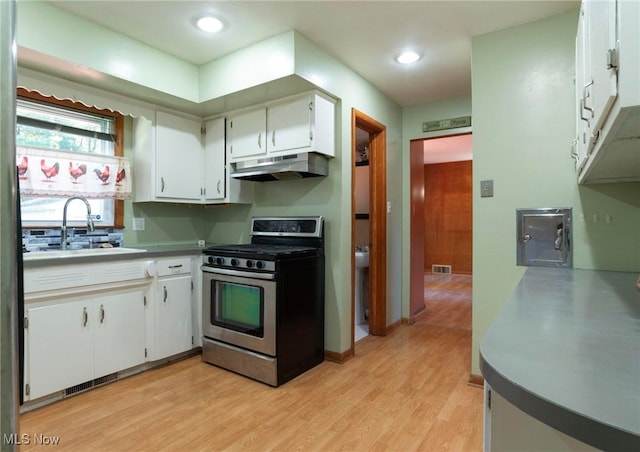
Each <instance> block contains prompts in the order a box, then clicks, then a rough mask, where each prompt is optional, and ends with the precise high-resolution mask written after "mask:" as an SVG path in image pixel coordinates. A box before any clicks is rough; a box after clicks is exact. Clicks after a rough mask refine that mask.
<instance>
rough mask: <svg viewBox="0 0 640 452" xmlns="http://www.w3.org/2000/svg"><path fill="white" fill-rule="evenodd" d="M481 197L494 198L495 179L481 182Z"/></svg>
mask: <svg viewBox="0 0 640 452" xmlns="http://www.w3.org/2000/svg"><path fill="white" fill-rule="evenodd" d="M480 197H481V198H493V179H491V180H481V181H480Z"/></svg>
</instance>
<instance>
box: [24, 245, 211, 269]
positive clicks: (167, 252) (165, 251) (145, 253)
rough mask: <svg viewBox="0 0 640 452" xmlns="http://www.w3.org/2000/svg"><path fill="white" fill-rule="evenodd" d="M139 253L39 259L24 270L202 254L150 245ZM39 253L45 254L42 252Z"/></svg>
mask: <svg viewBox="0 0 640 452" xmlns="http://www.w3.org/2000/svg"><path fill="white" fill-rule="evenodd" d="M136 248H138V249H139V250H140V252H127V253H114V254H104V255H100V256H96V255H86V256H85V255H74V256H69V257H64V258H60V257H54V256H52V257H51V258H50V259H49V258H46V257H45V258H39V259H33V260H28V259H26V260H24V268H37V267H48V266H51V265H67V264H86V263H92V262H97V261H99V262H113V261H122V260H132V259H145V258H149V259H153V258H157V257H163V256H180V255H188V254H191V255H195V254H200V253H202V248H200V247H198V246H197V245H192V244H182V245H181V244H177V245H155V246H154V245H152V246H146V247H136ZM41 253H47V251H43V252H41Z"/></svg>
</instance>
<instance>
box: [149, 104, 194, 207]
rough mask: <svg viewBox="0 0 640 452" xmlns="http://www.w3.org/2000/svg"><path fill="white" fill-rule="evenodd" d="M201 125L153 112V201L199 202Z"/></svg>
mask: <svg viewBox="0 0 640 452" xmlns="http://www.w3.org/2000/svg"><path fill="white" fill-rule="evenodd" d="M201 126H202V124H201V122H200V121H196V120H192V119H186V118H183V117H180V116H176V115H171V114H168V113H165V112H161V111H158V112H156V197H158V198H177V199H191V200H195V201H200V199H201V198H202V188H203V187H202V179H203V176H204V169H203V167H202V138H201Z"/></svg>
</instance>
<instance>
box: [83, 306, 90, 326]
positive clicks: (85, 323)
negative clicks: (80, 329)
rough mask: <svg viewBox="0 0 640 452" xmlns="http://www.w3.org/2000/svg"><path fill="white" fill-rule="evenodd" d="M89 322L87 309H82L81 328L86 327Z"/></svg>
mask: <svg viewBox="0 0 640 452" xmlns="http://www.w3.org/2000/svg"><path fill="white" fill-rule="evenodd" d="M87 322H89V314H87V308H82V326H87Z"/></svg>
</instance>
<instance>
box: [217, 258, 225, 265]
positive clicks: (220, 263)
mask: <svg viewBox="0 0 640 452" xmlns="http://www.w3.org/2000/svg"><path fill="white" fill-rule="evenodd" d="M216 264H218V265H223V264H224V257H216Z"/></svg>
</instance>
